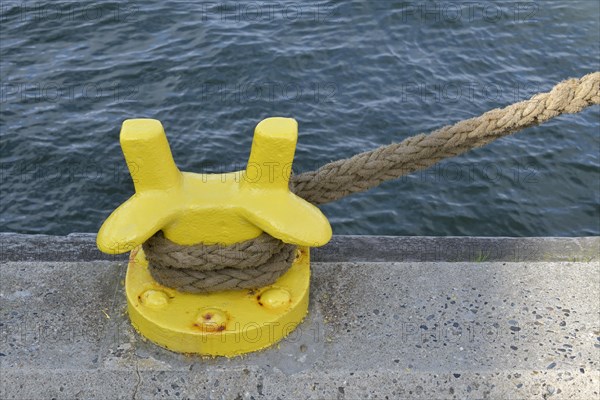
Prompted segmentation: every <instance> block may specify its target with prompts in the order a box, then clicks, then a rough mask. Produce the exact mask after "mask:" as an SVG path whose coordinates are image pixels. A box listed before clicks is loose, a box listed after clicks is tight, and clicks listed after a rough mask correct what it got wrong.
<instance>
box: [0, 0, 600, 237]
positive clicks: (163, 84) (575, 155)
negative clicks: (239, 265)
mask: <svg viewBox="0 0 600 400" xmlns="http://www.w3.org/2000/svg"><path fill="white" fill-rule="evenodd" d="M0 4H1V21H2V25H1V28H0V49H1V52H0V53H1V61H0V72H1V77H2V84H1V86H2V93H1V95H2V102H1V112H0V122H1V126H2V139H1V146H0V147H1V165H2V170H1V173H2V175H1V191H2V197H1V210H2V213H1V225H0V230H2V231H16V232H24V233H48V234H67V233H70V232H80V231H84V232H90V231H96V230H97V229H98V228H99V226H100V224H101V223H102V221H103V220H104V218H106V217H107V216H108V215H109V214H110V212H111V211H112V210H113V209H114V208H116V207H117V206H118V205H119V204H120V203H121V202H123V201H124V200H126V199H127V198H128V197H129V196H130V195H131V194H132V193H133V186H132V184H131V182H130V178H129V175H128V173H127V170H126V166H125V163H124V160H123V157H122V154H121V151H120V148H119V142H118V136H119V129H120V125H121V123H122V121H123V120H124V119H127V118H141V117H151V118H156V119H159V120H161V121H162V123H163V125H164V126H165V129H166V132H167V135H168V137H169V141H170V143H171V147H172V151H173V154H174V157H175V159H176V162H177V163H178V165H179V167H180V168H181V169H182V170H189V171H194V172H201V171H203V172H223V171H228V170H230V169H237V168H239V167H240V165H242V164H243V163H245V161H246V160H247V157H248V153H249V148H250V143H251V140H252V133H253V129H254V126H255V125H256V123H258V122H259V121H260V120H261V119H263V118H265V117H268V116H289V117H294V118H296V119H297V120H298V121H299V126H300V137H299V144H298V149H297V153H296V159H295V169H296V170H297V171H300V172H301V171H306V170H311V169H314V168H316V167H318V166H319V165H321V164H324V163H326V162H329V161H331V160H334V159H338V158H342V157H348V156H350V155H352V154H354V153H357V152H360V151H364V150H368V149H372V148H374V147H376V146H379V145H383V144H387V143H391V142H395V141H400V140H403V139H404V138H406V137H409V136H411V135H414V134H417V133H421V132H428V131H431V130H433V129H435V128H438V127H440V126H443V125H446V124H449V123H453V122H456V121H459V120H461V119H464V118H469V117H473V116H476V115H479V114H481V113H482V112H484V111H486V110H488V109H491V108H496V107H501V106H505V105H508V104H510V103H513V102H515V101H517V100H521V99H525V98H528V97H529V96H530V95H532V94H534V93H536V92H539V91H547V90H549V89H550V88H551V87H552V86H553V85H554V84H555V83H557V82H559V81H561V80H563V79H566V78H569V77H580V76H583V75H584V74H587V73H589V72H592V71H595V70H598V69H600V48H599V43H600V41H599V40H600V22H599V21H600V5H599V4H600V2H598V1H596V0H579V1H573V0H569V1H567V0H564V1H562V0H561V1H543V2H542V1H538V2H520V3H513V2H480V3H477V2H430V1H423V2H396V1H370V2H368V1H346V2H316V3H307V4H305V3H302V2H285V1H281V0H279V1H277V2H253V3H239V2H219V1H216V2H214V1H213V2H173V1H143V2H142V1H140V2H130V3H115V2H90V3H85V2H75V3H72V2H60V1H59V2H42V1H37V2H23V1H21V0H19V1H14V2H13V1H2V2H1V3H0ZM599 126H600V108H599V107H597V106H596V107H592V108H590V109H588V110H586V111H585V112H583V113H581V114H578V115H570V116H562V117H560V118H558V119H556V120H553V121H552V122H550V123H548V124H546V125H544V126H541V127H534V128H530V129H527V130H525V131H523V132H521V133H519V134H517V135H515V136H512V137H509V138H505V139H502V140H499V141H497V142H495V143H493V144H491V145H489V146H487V147H485V148H482V149H478V150H475V151H472V152H470V153H468V154H466V155H463V156H461V157H457V158H454V159H451V160H447V161H445V162H443V163H441V164H439V166H438V167H436V168H432V169H430V170H428V171H425V172H422V173H415V174H413V175H411V176H409V177H405V178H402V179H400V180H397V181H393V182H388V183H386V184H384V185H382V186H381V187H379V188H377V189H375V190H371V191H369V192H367V193H363V194H358V195H354V196H351V197H349V198H346V199H344V200H342V201H338V202H336V203H333V204H329V205H326V206H324V207H323V210H324V212H325V213H326V215H327V216H328V217H329V218H330V220H331V222H332V225H333V228H334V232H335V233H336V234H381V235H483V236H491V235H500V236H502V235H504V236H545V235H551V236H563V235H566V236H571V235H577V236H578V235H598V234H600V226H599V225H600V207H599V204H600V172H599V171H600V168H599V166H600V165H599V164H600V162H599V154H600V132H599Z"/></svg>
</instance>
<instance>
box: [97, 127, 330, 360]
mask: <svg viewBox="0 0 600 400" xmlns="http://www.w3.org/2000/svg"><path fill="white" fill-rule="evenodd" d="M297 137H298V125H297V123H296V121H295V120H293V119H290V118H268V119H265V120H263V121H262V122H260V123H259V124H258V125H257V127H256V130H255V133H254V140H253V143H252V150H251V152H250V159H249V161H248V164H247V167H246V169H245V170H244V171H238V172H231V173H225V174H195V173H189V172H181V171H179V169H178V168H177V166H176V165H175V162H174V161H173V157H172V155H171V150H170V148H169V143H168V142H167V138H166V136H165V133H164V130H163V127H162V124H161V123H160V122H159V121H157V120H153V119H132V120H127V121H125V122H124V123H123V127H122V129H121V147H122V149H123V153H124V155H125V159H126V161H127V165H128V167H129V172H130V174H131V176H132V179H133V182H134V186H135V194H134V195H133V196H132V197H131V198H130V199H129V200H127V201H126V202H125V203H123V204H122V205H121V206H120V207H118V208H117V209H116V210H115V211H114V212H113V213H112V214H111V215H110V216H109V217H108V219H107V220H106V221H105V222H104V224H103V225H102V227H101V228H100V231H99V232H98V238H97V244H98V248H99V249H100V250H101V251H103V252H105V253H109V254H118V253H124V252H127V251H130V250H131V255H130V260H129V265H128V269H127V277H126V280H125V290H126V296H127V303H128V310H129V317H130V319H131V322H132V324H133V326H134V327H135V328H136V329H137V330H138V331H139V333H140V334H142V335H143V336H145V337H146V338H148V339H150V340H151V341H153V342H155V343H157V344H158V345H160V346H163V347H165V348H167V349H170V350H173V351H177V352H182V353H196V354H205V355H222V356H234V355H238V354H242V353H247V352H251V351H255V350H259V349H262V348H265V347H268V346H270V345H272V344H274V343H276V342H277V341H279V340H280V339H282V338H283V337H285V336H286V335H287V334H289V333H291V332H292V331H293V330H294V329H295V327H296V326H297V325H298V324H299V323H300V322H301V321H302V319H303V318H304V316H305V315H306V312H307V309H308V294H309V284H310V265H309V249H308V246H321V245H323V244H325V243H327V242H328V241H329V239H330V238H331V227H330V225H329V222H328V221H327V219H326V217H325V216H324V215H323V214H322V213H321V211H320V210H319V209H318V208H316V207H315V206H313V205H312V204H310V203H308V202H306V201H304V200H303V199H301V198H300V197H298V196H296V195H294V194H293V193H291V192H290V190H289V188H288V182H289V179H290V174H291V169H292V168H291V167H292V161H293V158H294V153H295V150H296V141H297ZM161 230H162V232H163V234H164V236H165V237H166V238H167V239H169V240H171V241H172V242H175V243H177V244H179V245H192V244H198V243H202V244H207V245H210V244H221V245H233V244H235V243H238V242H242V241H245V240H249V239H253V238H256V237H258V236H259V235H260V234H261V233H263V232H266V233H268V234H270V235H271V236H273V237H276V238H278V239H280V240H282V241H284V242H286V243H291V244H296V245H299V246H301V247H300V248H299V252H298V256H297V258H296V260H295V261H294V263H293V265H292V267H291V268H290V269H289V270H288V271H287V272H286V273H285V274H284V275H282V276H281V277H280V278H279V279H278V280H277V281H276V282H275V283H274V284H272V285H269V286H268V287H263V288H259V289H256V290H227V291H220V292H210V293H205V294H192V293H184V292H179V291H177V290H174V289H171V288H168V287H165V286H162V285H160V284H159V283H157V282H156V281H155V280H154V279H153V278H152V276H151V275H150V273H149V271H148V263H147V261H146V259H145V256H144V253H143V250H142V249H141V244H142V243H144V242H145V241H146V240H147V239H149V238H150V237H151V236H153V235H154V234H155V233H156V232H158V231H161Z"/></svg>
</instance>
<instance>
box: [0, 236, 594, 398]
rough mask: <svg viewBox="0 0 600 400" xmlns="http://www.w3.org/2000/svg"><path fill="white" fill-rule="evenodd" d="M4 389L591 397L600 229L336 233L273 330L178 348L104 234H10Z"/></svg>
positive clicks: (3, 242)
mask: <svg viewBox="0 0 600 400" xmlns="http://www.w3.org/2000/svg"><path fill="white" fill-rule="evenodd" d="M0 250H1V261H2V263H1V267H0V282H1V287H0V302H1V309H0V333H1V336H0V380H1V382H0V384H1V388H0V398H1V399H53V398H55V399H157V398H165V399H166V398H175V399H177V398H181V399H186V398H191V399H205V398H206V399H262V398H264V399H278V398H279V399H304V398H309V399H313V398H314V399H367V398H372V399H455V398H456V399H465V398H466V399H480V398H490V399H548V398H556V399H597V398H600V238H598V237H591V238H432V237H372V236H371V237H362V236H356V237H352V236H338V237H334V240H333V241H332V242H331V243H330V244H329V245H327V246H325V247H323V248H321V249H316V250H315V251H314V253H313V262H312V271H313V275H312V283H311V298H310V310H309V315H308V316H307V318H306V319H305V321H304V322H303V323H302V324H301V325H300V326H299V327H298V329H297V330H296V331H294V332H293V333H292V334H291V335H290V336H289V337H288V338H286V339H284V340H283V341H282V342H280V343H279V344H278V345H276V346H274V347H272V348H269V349H266V350H263V351H260V352H257V353H253V354H248V355H245V356H243V357H236V358H231V359H227V358H221V357H217V358H208V357H199V356H189V355H180V354H175V353H172V352H169V351H167V350H163V349H161V348H159V347H157V346H155V345H153V344H152V343H150V342H147V341H145V340H144V339H143V338H142V337H140V336H139V335H138V334H137V333H136V332H135V331H134V330H133V329H132V327H131V325H130V324H129V321H128V319H127V315H126V302H125V297H124V290H123V279H124V274H125V270H126V259H125V258H123V257H111V256H106V255H103V254H100V253H99V252H98V251H97V250H95V246H94V236H93V235H88V234H77V235H69V236H65V237H53V236H43V235H19V234H0Z"/></svg>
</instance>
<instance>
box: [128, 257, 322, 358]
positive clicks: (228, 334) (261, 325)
mask: <svg viewBox="0 0 600 400" xmlns="http://www.w3.org/2000/svg"><path fill="white" fill-rule="evenodd" d="M298 249H299V250H298V255H297V257H296V260H295V261H294V263H293V264H292V266H291V267H290V269H289V270H288V271H287V272H286V273H285V274H284V275H282V276H281V277H280V278H279V279H278V280H277V281H276V282H275V283H274V284H272V285H269V286H266V287H263V288H260V289H253V290H225V291H220V292H213V293H202V294H193V293H184V292H179V291H177V290H174V289H171V288H168V287H165V286H162V285H160V284H159V283H157V282H156V281H155V280H154V279H153V278H152V276H151V275H150V272H149V270H148V262H147V261H146V257H145V256H144V252H143V250H142V249H141V247H138V248H137V249H135V250H133V251H132V252H131V254H130V257H129V265H128V268H127V276H126V279H125V289H126V295H127V305H128V312H129V318H130V320H131V323H132V325H133V326H134V328H135V329H136V330H137V331H138V332H139V333H140V334H141V335H142V336H144V337H146V338H147V339H149V340H150V341H152V342H154V343H156V344H157V345H159V346H161V347H164V348H166V349H169V350H172V351H175V352H178V353H192V354H201V355H212V356H236V355H239V354H244V353H249V352H252V351H256V350H260V349H263V348H265V347H268V346H271V345H273V344H274V343H277V342H278V341H279V340H281V339H282V338H284V337H285V336H287V335H288V334H290V333H291V332H292V331H293V330H294V329H295V328H296V326H297V325H298V324H299V323H300V322H302V320H303V319H304V317H305V316H306V313H307V310H308V295H309V286H310V254H309V249H308V247H299V248H298Z"/></svg>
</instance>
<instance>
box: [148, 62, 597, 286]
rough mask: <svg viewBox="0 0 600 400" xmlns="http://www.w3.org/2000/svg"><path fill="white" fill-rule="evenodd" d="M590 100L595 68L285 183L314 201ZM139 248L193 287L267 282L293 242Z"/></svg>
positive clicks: (168, 281) (156, 243)
mask: <svg viewBox="0 0 600 400" xmlns="http://www.w3.org/2000/svg"><path fill="white" fill-rule="evenodd" d="M595 104H600V72H594V73H591V74H588V75H586V76H584V77H582V78H581V79H568V80H565V81H563V82H561V83H559V84H557V85H556V86H555V87H554V88H553V89H552V90H551V91H550V92H547V93H540V94H537V95H535V96H533V97H532V98H531V99H529V100H525V101H521V102H518V103H515V104H512V105H510V106H508V107H505V108H502V109H494V110H491V111H488V112H486V113H484V114H483V115H481V116H479V117H475V118H471V119H467V120H464V121H460V122H458V123H456V124H454V125H448V126H445V127H443V128H440V129H438V130H435V131H433V132H432V133H430V134H429V135H425V134H420V135H416V136H413V137H410V138H407V139H405V140H403V141H402V142H400V143H393V144H390V145H387V146H382V147H379V148H377V149H374V150H371V151H366V152H364V153H360V154H357V155H355V156H353V157H350V158H347V159H343V160H338V161H334V162H331V163H329V164H326V165H324V166H322V167H321V168H319V169H317V170H316V171H311V172H306V173H303V174H300V175H295V176H293V177H292V179H291V180H290V188H291V190H292V191H293V192H294V193H295V194H297V195H298V196H300V197H302V198H303V199H305V200H307V201H309V202H311V203H313V204H315V205H319V204H324V203H328V202H331V201H335V200H338V199H341V198H342V197H345V196H348V195H350V194H353V193H358V192H363V191H366V190H369V189H371V188H373V187H376V186H378V185H379V184H381V183H383V182H385V181H388V180H392V179H396V178H399V177H401V176H404V175H408V174H410V173H412V172H415V171H418V170H421V169H425V168H428V167H430V166H432V165H433V164H435V163H437V162H439V161H441V160H443V159H445V158H449V157H454V156H457V155H460V154H462V153H465V152H467V151H469V150H471V149H474V148H477V147H481V146H484V145H486V144H488V143H490V142H492V141H494V140H496V139H499V138H501V137H503V136H507V135H510V134H512V133H515V132H517V131H520V130H522V129H525V128H527V127H530V126H534V125H539V124H542V123H544V122H546V121H548V120H550V119H552V118H554V117H557V116H559V115H561V114H574V113H578V112H580V111H582V110H583V109H585V108H587V107H589V106H591V105H595ZM143 248H144V252H145V254H146V257H147V258H148V261H149V266H150V272H151V273H152V276H153V277H154V279H155V280H156V281H158V282H159V283H161V284H163V285H165V286H168V287H171V288H174V289H177V290H180V291H184V292H193V293H199V292H209V291H217V290H226V289H245V288H258V287H261V286H265V285H269V284H271V283H273V282H275V280H277V278H279V276H281V275H282V274H283V273H284V272H285V271H287V269H288V268H289V267H290V266H291V264H292V262H293V260H294V257H295V254H296V246H294V245H290V244H286V243H283V242H282V241H280V240H279V239H276V238H273V237H271V236H269V235H268V234H266V233H263V234H262V235H260V236H258V237H257V238H255V239H251V240H247V241H245V242H242V243H237V244H235V245H232V246H219V245H212V246H206V245H202V244H198V245H192V246H180V245H177V244H175V243H173V242H171V241H169V240H168V239H166V238H164V237H163V236H162V233H160V232H159V233H158V234H156V235H154V236H153V237H152V238H150V239H149V240H148V241H147V242H146V243H144V245H143Z"/></svg>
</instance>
